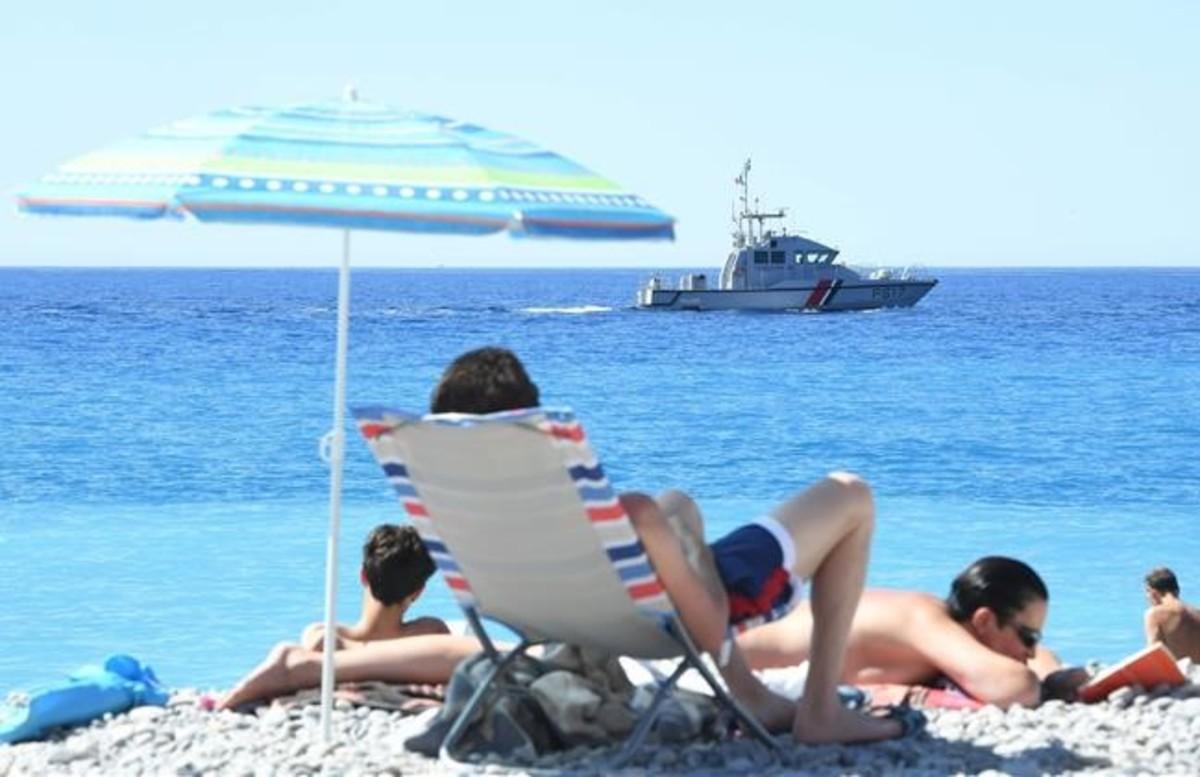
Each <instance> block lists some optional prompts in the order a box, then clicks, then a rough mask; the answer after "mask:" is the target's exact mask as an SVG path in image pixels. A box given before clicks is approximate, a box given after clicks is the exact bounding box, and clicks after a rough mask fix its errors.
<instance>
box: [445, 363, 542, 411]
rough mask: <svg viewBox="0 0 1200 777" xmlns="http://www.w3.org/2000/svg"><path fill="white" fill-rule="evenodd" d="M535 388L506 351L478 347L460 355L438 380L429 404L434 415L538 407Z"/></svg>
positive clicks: (522, 366) (522, 367)
mask: <svg viewBox="0 0 1200 777" xmlns="http://www.w3.org/2000/svg"><path fill="white" fill-rule="evenodd" d="M537 404H538V388H537V385H536V384H535V383H534V382H533V381H532V380H530V379H529V375H528V374H527V373H526V372H525V366H524V365H523V364H521V360H520V359H518V358H517V355H516V354H515V353H513V352H512V351H510V350H508V349H507V348H495V347H487V348H478V349H476V350H474V351H468V352H466V353H464V354H463V355H462V356H459V357H458V358H457V359H455V360H454V361H453V362H451V363H450V366H449V367H447V368H446V371H445V372H443V373H442V379H441V380H440V381H438V384H437V387H436V388H434V390H433V397H432V398H431V399H430V402H429V409H430V410H431V411H432V412H434V413H473V414H476V415H484V414H486V413H497V412H499V411H501V410H520V409H521V408H525V407H537Z"/></svg>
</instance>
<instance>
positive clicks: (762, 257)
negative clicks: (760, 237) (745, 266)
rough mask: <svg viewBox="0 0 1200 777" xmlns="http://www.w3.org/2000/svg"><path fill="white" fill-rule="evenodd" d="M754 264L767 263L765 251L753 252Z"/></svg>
mask: <svg viewBox="0 0 1200 777" xmlns="http://www.w3.org/2000/svg"><path fill="white" fill-rule="evenodd" d="M754 263H755V264H766V263H767V252H766V251H755V252H754Z"/></svg>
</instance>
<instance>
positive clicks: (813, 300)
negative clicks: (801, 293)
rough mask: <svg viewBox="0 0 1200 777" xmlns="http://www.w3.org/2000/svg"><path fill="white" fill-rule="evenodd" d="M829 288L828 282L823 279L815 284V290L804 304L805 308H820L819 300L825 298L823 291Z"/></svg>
mask: <svg viewBox="0 0 1200 777" xmlns="http://www.w3.org/2000/svg"><path fill="white" fill-rule="evenodd" d="M828 288H829V280H828V279H825V280H822V281H818V282H817V286H816V288H814V289H813V290H812V294H809V295H808V301H807V302H805V303H804V307H806V308H815V307H818V306H820V304H821V300H823V299H824V298H825V290H826V289H828Z"/></svg>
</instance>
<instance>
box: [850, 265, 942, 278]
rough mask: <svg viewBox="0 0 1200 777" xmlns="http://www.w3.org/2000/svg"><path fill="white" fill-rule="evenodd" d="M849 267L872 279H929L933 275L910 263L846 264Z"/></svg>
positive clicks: (922, 267) (920, 266) (923, 268)
mask: <svg viewBox="0 0 1200 777" xmlns="http://www.w3.org/2000/svg"><path fill="white" fill-rule="evenodd" d="M846 267H848V268H849V269H851V270H853V271H854V272H856V273H858V274H859V275H860V276H861V277H863V278H866V279H868V280H872V281H929V280H933V276H932V275H931V274H930V273H929V271H928V270H926V269H925V267H924V266H923V265H919V264H910V265H907V266H905V267H882V266H878V265H862V264H854V265H851V264H848V265H846Z"/></svg>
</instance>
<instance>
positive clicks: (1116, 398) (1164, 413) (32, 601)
mask: <svg viewBox="0 0 1200 777" xmlns="http://www.w3.org/2000/svg"><path fill="white" fill-rule="evenodd" d="M940 275H941V277H942V283H941V285H940V286H938V287H937V288H936V289H935V290H934V291H933V292H932V293H931V294H930V295H929V297H928V298H926V300H925V301H924V302H922V303H921V305H920V306H918V307H916V308H914V309H911V310H900V311H887V312H879V313H866V314H846V315H796V314H784V315H760V314H745V313H743V314H738V313H726V314H690V313H680V314H670V313H645V312H638V311H634V310H632V309H630V308H629V304H630V302H631V300H632V294H633V288H634V287H635V286H636V284H637V282H638V280H639V279H640V277H641V273H638V272H633V271H616V270H613V271H598V270H582V271H572V272H568V271H516V270H512V271H448V270H438V271H432V270H430V271H365V272H356V273H355V276H354V291H353V294H354V308H353V313H352V323H351V350H350V391H349V395H350V398H351V401H352V402H356V403H374V402H384V403H388V404H394V405H398V406H403V407H410V408H413V409H421V408H423V407H424V405H425V404H426V403H427V401H428V396H429V390H430V388H431V386H432V385H433V383H434V381H435V380H436V378H437V375H438V373H439V372H440V370H441V368H442V367H443V366H444V364H445V363H446V362H447V361H448V360H449V359H451V358H452V357H453V356H455V355H457V354H458V353H459V352H461V351H463V350H466V349H468V348H472V347H476V346H478V345H482V344H487V343H500V344H504V345H507V346H510V347H512V348H514V349H515V350H517V351H518V353H520V354H521V355H522V357H523V358H524V360H525V361H526V363H527V365H528V366H529V369H530V371H531V373H532V374H533V376H534V378H535V379H536V380H537V381H538V383H539V384H540V385H541V388H542V396H543V399H544V401H546V402H547V403H551V404H565V405H571V406H573V407H575V409H576V410H577V411H578V412H579V414H580V416H581V418H582V419H583V420H584V423H585V425H586V426H587V427H588V430H589V434H590V436H591V437H592V440H593V443H594V444H595V446H596V448H597V450H598V451H599V452H600V454H601V456H602V458H603V459H604V460H605V462H606V465H607V468H608V470H609V473H610V475H611V477H612V478H613V480H614V481H615V483H616V485H617V486H618V487H619V488H625V489H643V490H657V489H660V488H663V487H666V486H681V487H684V488H687V489H689V490H691V491H692V492H693V493H694V494H695V495H696V496H697V498H698V499H699V500H700V502H701V504H702V506H703V507H704V508H705V511H706V515H707V518H708V521H709V525H710V533H711V534H714V535H715V534H718V533H720V532H722V531H724V530H726V529H728V528H731V527H732V526H734V525H736V524H738V523H740V522H741V521H743V520H746V519H747V518H750V517H753V516H754V515H756V514H757V513H759V512H761V511H762V510H764V509H766V508H767V507H769V506H770V505H771V504H772V503H773V502H775V501H777V500H779V499H781V498H783V497H784V496H786V495H787V494H788V493H789V492H791V491H792V490H794V489H796V488H799V487H801V486H803V485H804V484H805V483H807V482H809V481H811V480H813V479H815V478H817V477H819V476H820V475H822V474H823V473H825V472H827V471H829V470H831V469H834V468H848V469H853V470H855V471H858V472H860V473H862V474H863V475H864V476H866V477H867V478H868V479H869V480H870V481H871V482H872V483H873V485H874V486H875V489H876V497H877V502H878V506H879V511H880V512H879V529H878V533H877V536H876V542H875V547H874V556H873V560H872V566H871V570H870V582H871V584H874V585H889V586H905V587H914V588H920V589H924V590H929V591H933V592H937V593H942V592H944V591H945V589H946V587H947V586H948V583H949V580H950V579H951V577H953V575H954V574H955V573H956V572H957V571H958V570H959V569H961V568H962V567H963V566H965V565H966V564H967V563H969V562H970V561H971V560H973V559H974V558H975V557H977V556H980V555H983V554H986V553H1006V554H1010V555H1016V556H1019V557H1021V558H1024V559H1026V560H1028V561H1030V562H1031V563H1032V564H1033V565H1034V566H1035V567H1036V568H1038V569H1039V571H1040V572H1041V573H1042V574H1043V576H1044V577H1045V578H1046V581H1047V583H1048V584H1049V586H1050V590H1051V609H1050V620H1049V624H1048V629H1047V640H1048V643H1049V644H1050V645H1051V647H1053V648H1055V649H1057V650H1058V651H1059V652H1060V653H1061V654H1063V656H1064V657H1065V658H1067V659H1069V660H1073V661H1082V660H1086V659H1089V658H1099V659H1103V660H1112V659H1115V658H1117V657H1119V656H1121V655H1123V654H1124V653H1127V652H1130V651H1132V650H1134V649H1136V648H1137V647H1138V646H1139V644H1140V640H1141V636H1140V628H1141V625H1140V624H1141V612H1142V607H1143V602H1142V600H1141V585H1140V578H1141V575H1142V574H1143V573H1144V572H1145V571H1146V570H1147V569H1148V568H1149V567H1151V566H1156V565H1160V564H1166V565H1170V566H1172V567H1174V568H1175V570H1176V572H1177V573H1178V574H1179V576H1180V579H1181V581H1182V583H1183V586H1184V592H1183V593H1184V596H1185V598H1188V595H1189V593H1190V592H1192V591H1193V590H1194V589H1192V586H1193V585H1196V582H1197V581H1200V532H1198V531H1197V529H1196V520H1197V518H1198V517H1200V464H1198V463H1197V457H1196V450H1197V447H1198V443H1200V421H1198V420H1197V413H1196V408H1197V407H1198V406H1200V271H1197V270H1037V271H1034V270H1029V271H1015V270H1010V271H982V270H979V271H962V270H960V271H947V272H943V273H940ZM335 291H336V276H335V274H334V273H333V272H316V271H244V270H243V271H199V270H197V271H157V270H94V271H85V270H2V271H0V431H2V432H3V441H2V444H0V601H3V602H4V605H3V607H0V638H2V639H3V641H4V646H5V647H4V650H2V651H0V690H5V689H8V688H13V687H21V686H26V685H29V684H34V683H38V682H43V681H47V680H52V679H55V678H57V677H59V676H60V675H61V674H62V673H64V672H65V671H67V670H69V669H72V668H74V667H75V666H77V665H79V664H81V663H86V662H90V661H95V660H97V659H99V658H100V657H102V656H103V655H105V654H106V653H108V652H113V651H117V650H120V651H126V652H130V653H133V654H134V655H136V656H138V657H139V658H142V659H144V660H146V661H148V662H150V663H151V664H153V665H154V666H155V668H156V669H157V670H158V672H159V674H160V675H161V676H162V677H163V678H164V680H165V681H166V682H167V683H169V684H171V685H200V686H224V685H227V684H229V683H230V682H231V681H232V680H234V679H235V678H236V677H237V676H238V675H239V674H240V673H241V672H242V671H243V670H245V669H246V668H248V667H249V666H250V665H251V664H252V663H254V662H255V661H257V660H258V659H259V658H260V657H261V656H262V654H263V653H264V652H265V651H266V649H267V648H268V647H270V645H272V644H273V643H275V642H278V641H280V640H285V639H294V638H295V637H296V635H297V634H298V633H299V631H300V629H301V628H302V627H303V626H304V624H306V623H308V622H311V621H314V620H319V619H320V617H321V606H322V586H323V571H322V568H323V564H324V541H325V525H326V521H327V513H326V492H325V489H326V487H327V471H326V470H325V468H324V466H323V465H322V464H321V462H320V460H319V459H318V458H317V456H316V441H317V438H318V437H319V436H320V435H321V434H322V433H323V432H324V431H325V430H326V428H327V426H328V424H329V417H330V404H331V401H332V399H331V398H332V386H331V380H332V371H333V342H334V303H333V300H334V297H335ZM385 520H392V521H398V520H401V514H400V512H399V510H398V508H397V507H396V506H395V503H394V500H393V498H392V496H391V494H390V491H389V488H388V486H387V484H386V482H385V481H384V480H383V478H382V476H381V475H380V474H379V472H378V471H377V470H376V469H375V467H374V465H373V464H372V462H371V460H370V457H369V454H368V453H367V451H366V448H365V447H364V446H363V445H362V444H361V443H360V442H359V441H358V440H357V439H354V438H352V439H351V442H350V448H349V462H348V468H347V494H346V517H345V522H344V531H343V533H342V538H343V540H342V549H343V553H342V564H341V575H340V601H339V607H340V612H341V613H342V614H343V616H344V617H345V618H352V617H353V616H355V615H356V614H357V607H358V597H359V593H358V589H357V583H356V569H355V557H356V556H357V554H358V545H359V543H360V542H361V539H362V537H363V536H364V535H365V533H366V531H367V530H368V529H369V528H370V527H371V526H372V525H374V524H375V523H377V522H380V521H385ZM420 609H421V610H422V611H423V612H426V613H432V614H437V615H441V616H443V617H456V613H455V610H454V608H453V605H452V603H451V600H450V598H449V596H448V594H447V592H446V591H445V589H444V587H443V586H442V585H441V584H440V583H434V584H433V585H431V586H430V589H429V593H428V595H427V596H426V598H425V599H424V600H423V602H422V603H421V606H420Z"/></svg>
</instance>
